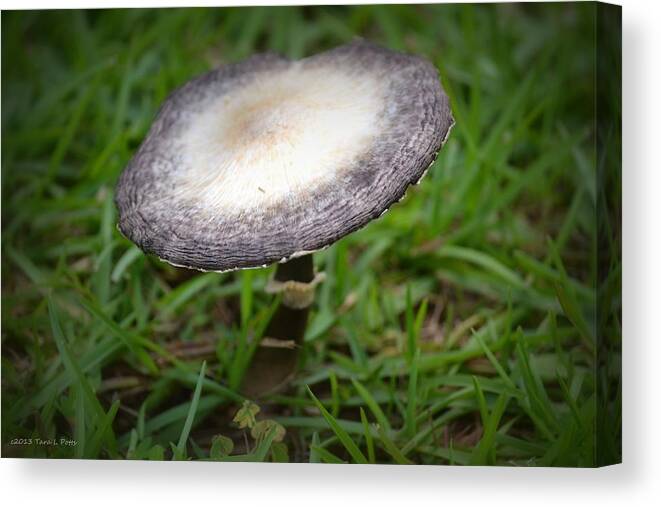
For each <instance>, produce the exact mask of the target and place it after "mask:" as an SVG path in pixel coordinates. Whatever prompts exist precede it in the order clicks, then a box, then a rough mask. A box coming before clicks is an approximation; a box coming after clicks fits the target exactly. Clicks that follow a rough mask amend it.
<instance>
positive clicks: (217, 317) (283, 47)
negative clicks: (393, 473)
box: [2, 3, 622, 467]
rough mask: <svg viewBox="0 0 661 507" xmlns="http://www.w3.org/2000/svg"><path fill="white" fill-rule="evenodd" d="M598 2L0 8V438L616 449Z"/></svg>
mask: <svg viewBox="0 0 661 507" xmlns="http://www.w3.org/2000/svg"><path fill="white" fill-rule="evenodd" d="M621 109H622V106H621V10H620V8H619V7H615V6H610V5H606V4H600V3H548V4H544V3H539V4H507V3H503V4H475V5H472V4H456V5H455V4H440V5H412V4H409V5H370V6H355V5H354V6H297V7H242V8H238V7H218V8H179V9H105V10H59V11H5V12H3V13H2V456H3V457H12V458H67V459H119V460H129V459H137V460H197V461H210V462H214V461H222V462H236V461H248V462H280V463H282V462H305V463H327V464H332V463H347V464H400V465H404V464H407V465H414V464H424V465H457V466H459V465H497V466H564V467H594V466H602V465H608V464H614V463H618V462H620V461H621V419H622V417H621V340H622V336H621V304H622V301H621V237H622V236H621V234H622V231H621Z"/></svg>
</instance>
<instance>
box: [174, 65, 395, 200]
mask: <svg viewBox="0 0 661 507" xmlns="http://www.w3.org/2000/svg"><path fill="white" fill-rule="evenodd" d="M383 97H384V86H383V84H382V81H379V80H377V78H376V77H374V76H370V75H369V74H367V73H360V75H351V74H349V73H348V72H347V71H342V70H339V69H338V68H337V67H328V68H320V67H317V68H305V67H303V66H302V65H300V64H299V63H293V64H292V65H291V66H290V67H289V68H287V69H286V70H281V71H277V72H276V73H275V74H274V73H270V74H267V73H263V74H259V75H258V76H257V77H256V78H255V79H254V80H253V81H252V82H250V83H248V84H247V85H246V86H244V87H242V88H240V89H237V90H233V91H231V92H229V93H227V94H225V95H223V96H221V97H219V98H218V99H212V100H210V102H209V104H208V105H207V106H206V107H205V108H204V111H203V112H202V113H201V114H200V115H199V116H198V117H196V118H193V119H192V120H191V121H190V127H189V128H188V130H187V131H186V132H185V134H184V137H183V143H182V152H183V153H181V154H182V155H183V159H184V166H183V167H181V168H180V174H178V178H177V179H178V181H177V182H176V188H177V190H176V195H175V196H173V197H174V198H175V199H182V200H186V201H194V202H196V203H198V204H202V205H203V207H205V208H207V209H209V211H210V212H211V213H214V212H223V211H241V210H244V209H252V208H256V207H264V206H268V205H270V204H276V203H278V202H282V201H283V200H294V201H296V200H298V199H299V198H300V196H301V195H302V194H306V193H308V192H309V191H311V190H314V189H315V188H317V187H319V186H321V185H324V184H327V183H330V182H332V181H333V180H334V179H336V178H338V177H341V176H342V174H343V172H344V171H350V170H351V169H352V168H355V167H357V164H358V161H359V159H360V157H361V156H362V155H364V154H365V153H366V152H367V150H368V149H369V148H370V146H371V145H372V142H373V140H374V138H375V136H376V134H377V133H378V131H379V129H380V128H381V127H382V125H380V122H379V113H380V112H381V111H382V110H383V109H384V104H383Z"/></svg>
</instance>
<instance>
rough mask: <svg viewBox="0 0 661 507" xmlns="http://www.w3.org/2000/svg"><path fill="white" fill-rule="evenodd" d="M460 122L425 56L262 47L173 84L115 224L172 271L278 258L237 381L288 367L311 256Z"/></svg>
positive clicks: (363, 215)
mask: <svg viewBox="0 0 661 507" xmlns="http://www.w3.org/2000/svg"><path fill="white" fill-rule="evenodd" d="M453 124H454V120H453V118H452V113H451V111H450V105H449V101H448V98H447V96H446V95H445V93H444V91H443V89H442V87H441V84H440V82H439V77H438V73H437V70H436V69H435V68H434V66H432V64H431V63H429V62H428V61H426V60H425V59H423V58H420V57H417V56H412V55H407V54H403V53H399V52H395V51H391V50H388V49H385V48H382V47H379V46H377V45H374V44H371V43H368V42H366V41H363V40H358V41H355V42H352V43H350V44H347V45H344V46H340V47H338V48H335V49H332V50H330V51H327V52H324V53H320V54H317V55H314V56H311V57H309V58H304V59H302V60H297V61H291V60H288V59H285V58H282V57H280V56H277V55H274V54H270V53H267V54H258V55H255V56H252V57H251V58H249V59H247V60H245V61H243V62H240V63H235V64H230V65H225V66H222V67H220V68H218V69H216V70H213V71H211V72H209V73H207V74H204V75H202V76H200V77H197V78H195V79H193V80H191V81H189V82H188V83H186V84H185V85H184V86H182V87H181V88H179V89H178V90H176V91H175V92H174V93H172V94H171V95H170V96H169V97H168V98H167V99H166V100H165V102H164V103H163V105H162V106H161V109H160V111H159V112H158V115H157V116H156V119H155V120H154V122H153V125H152V126H151V129H150V131H149V133H148V135H147V137H146V139H145V140H144V142H143V143H142V145H141V146H140V148H139V149H138V151H137V153H136V154H135V155H134V157H133V158H132V160H131V161H130V162H129V164H128V165H127V167H126V168H125V169H124V171H123V173H122V174H121V176H120V178H119V181H118V184H117V189H116V197H115V200H116V204H117V208H118V211H119V224H118V227H119V229H120V231H121V232H122V234H124V236H126V237H127V238H128V239H130V240H131V241H133V242H134V243H135V244H136V245H138V246H139V247H140V248H141V249H142V250H144V251H145V252H147V253H151V254H155V255H157V256H158V257H159V258H161V259H162V260H164V261H166V262H168V263H170V264H173V265H174V266H180V267H186V268H192V269H197V270H202V271H218V272H224V271H231V270H237V269H245V268H259V267H266V266H268V265H270V264H273V263H279V264H278V267H277V270H276V271H275V275H274V277H273V279H272V280H271V282H270V283H269V285H268V286H267V291H269V292H272V293H281V294H282V301H281V304H280V307H279V309H278V310H277V312H276V314H275V315H274V317H273V319H272V320H271V323H270V324H269V326H268V327H267V329H266V333H265V339H263V343H261V346H260V347H258V348H257V351H256V353H255V354H254V356H253V358H252V363H251V365H250V366H249V367H248V370H247V373H246V375H245V377H244V379H245V380H244V384H243V391H244V393H246V394H247V395H250V396H258V395H260V394H263V393H266V392H269V391H273V390H275V389H277V388H278V387H280V386H282V385H284V384H285V383H286V381H287V380H288V379H289V378H290V377H291V375H292V374H293V372H294V370H295V367H296V363H297V356H298V353H297V351H298V348H299V346H300V345H301V343H302V340H303V334H304V332H305V325H306V320H307V315H308V308H309V307H310V305H311V304H312V302H313V298H314V287H315V286H316V285H317V284H318V283H320V282H321V281H322V280H323V274H322V273H317V274H315V272H314V269H313V262H312V252H314V251H317V250H321V249H323V248H326V247H328V246H329V245H331V244H332V243H334V242H335V241H337V240H338V239H340V238H342V237H344V236H346V235H347V234H349V233H351V232H353V231H355V230H357V229H360V228H361V227H363V226H365V225H366V224H367V223H369V222H370V221H371V220H373V219H375V218H378V217H380V216H381V215H382V214H383V213H385V212H386V211H387V210H388V209H389V208H390V206H392V205H393V204H394V203H396V202H397V201H399V200H401V199H402V198H403V196H404V194H405V192H406V189H407V188H408V187H409V185H412V184H416V183H418V182H419V181H420V179H421V178H422V177H423V176H424V174H425V172H426V170H427V169H428V168H429V167H430V165H431V164H432V163H433V162H434V160H435V159H436V155H437V154H438V151H439V150H440V148H441V146H442V145H443V143H444V142H445V140H446V138H447V136H448V134H449V132H450V129H451V127H452V125H453Z"/></svg>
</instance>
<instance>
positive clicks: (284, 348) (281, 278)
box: [241, 254, 315, 398]
mask: <svg viewBox="0 0 661 507" xmlns="http://www.w3.org/2000/svg"><path fill="white" fill-rule="evenodd" d="M314 280H315V275H314V265H313V263H312V254H308V255H304V256H302V257H296V258H295V259H292V260H290V261H289V262H286V263H283V264H278V267H277V270H276V272H275V276H274V277H273V281H274V284H275V285H276V286H277V287H278V288H277V289H275V290H272V291H271V292H286V291H287V290H288V285H290V286H291V285H293V286H294V287H296V288H301V287H303V288H306V290H312V291H313V290H314V285H313V284H312V282H313V281H314ZM291 282H294V283H293V284H292V283H291ZM293 292H296V290H294V291H293ZM286 296H287V294H283V300H282V301H281V303H280V305H279V306H278V309H277V310H276V311H275V314H274V315H273V317H272V318H271V322H270V323H269V325H268V327H267V328H266V331H265V333H264V337H263V338H262V342H261V343H260V346H259V347H258V348H257V350H256V351H255V353H254V355H253V357H252V360H251V362H250V365H249V366H248V369H247V370H246V372H245V374H244V377H243V384H242V386H241V390H242V392H243V394H244V395H246V396H248V397H250V398H258V397H260V396H265V395H267V394H270V393H273V392H275V391H277V390H279V389H280V388H282V387H284V386H285V385H286V384H287V382H288V381H289V380H290V379H291V377H292V376H293V374H294V373H295V371H296V366H297V364H298V356H299V350H300V347H301V346H302V345H303V337H304V335H305V327H306V324H307V320H308V313H309V308H310V305H309V304H305V305H304V306H303V307H298V306H301V305H293V306H296V307H292V303H291V301H289V302H288V299H291V298H287V297H286Z"/></svg>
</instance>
